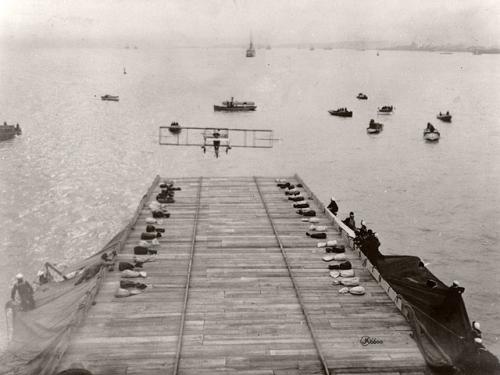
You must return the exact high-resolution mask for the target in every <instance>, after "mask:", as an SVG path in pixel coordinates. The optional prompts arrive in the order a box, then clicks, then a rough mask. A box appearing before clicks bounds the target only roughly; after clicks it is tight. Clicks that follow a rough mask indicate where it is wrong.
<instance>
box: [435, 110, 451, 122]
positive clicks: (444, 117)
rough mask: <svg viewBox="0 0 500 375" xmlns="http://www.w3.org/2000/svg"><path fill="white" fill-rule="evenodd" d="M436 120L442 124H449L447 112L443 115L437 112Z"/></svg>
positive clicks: (449, 116) (449, 119) (449, 118)
mask: <svg viewBox="0 0 500 375" xmlns="http://www.w3.org/2000/svg"><path fill="white" fill-rule="evenodd" d="M436 118H437V119H438V120H441V121H443V122H451V115H450V113H449V112H446V113H444V114H443V113H441V112H439V114H438V115H437V116H436Z"/></svg>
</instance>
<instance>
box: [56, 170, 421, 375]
mask: <svg viewBox="0 0 500 375" xmlns="http://www.w3.org/2000/svg"><path fill="white" fill-rule="evenodd" d="M289 180H290V181H295V182H297V180H295V178H290V179H289ZM175 184H176V186H179V187H181V188H182V190H181V191H177V192H176V194H175V203H173V204H170V205H169V211H170V212H171V217H170V218H169V219H164V225H162V227H165V229H166V232H165V234H164V236H163V237H162V238H160V243H161V246H160V249H159V252H158V256H157V261H155V262H152V263H146V264H145V265H144V270H145V271H146V272H147V273H148V277H147V279H146V280H145V282H146V283H147V284H152V287H149V288H147V289H146V291H145V292H144V293H142V294H139V295H135V296H131V297H127V298H120V299H118V298H115V297H114V292H115V290H116V288H117V286H118V283H119V279H120V274H119V273H118V272H117V271H115V272H110V273H108V274H107V275H106V277H105V279H104V280H103V283H102V287H101V290H100V292H99V294H98V296H97V298H96V300H95V302H96V304H95V306H93V307H92V308H91V309H90V311H89V314H88V316H87V318H86V320H85V322H84V323H83V325H82V327H80V328H79V329H78V330H77V332H76V333H75V334H74V336H73V338H72V340H71V343H70V345H69V348H68V350H67V351H66V353H65V355H64V356H63V358H62V360H61V363H60V366H59V369H60V370H62V369H66V368H68V367H69V366H70V365H71V364H72V363H75V362H79V363H84V364H85V365H86V366H87V368H88V369H89V370H90V371H92V373H93V374H95V375H101V374H102V375H104V374H106V375H113V374H127V375H132V374H141V375H149V374H151V375H153V374H176V373H178V374H198V375H200V374H236V373H237V374H247V375H267V374H269V375H285V374H316V373H318V374H319V373H328V372H329V373H331V374H362V373H363V374H366V373H371V374H379V373H387V374H412V375H416V374H424V373H426V371H428V370H427V369H426V365H425V361H424V359H423V357H422V355H421V353H420V352H419V349H418V347H417V344H416V343H415V342H414V341H413V339H412V338H411V336H410V333H411V328H410V327H409V325H408V324H407V322H406V320H405V319H404V317H403V316H402V315H401V313H400V312H399V310H398V309H397V308H396V306H395V305H394V303H393V302H392V301H391V300H390V299H389V297H388V296H387V295H386V293H385V292H384V291H383V290H382V289H381V287H380V286H379V284H378V283H377V282H376V281H375V280H374V278H373V277H372V275H371V274H370V273H369V272H368V271H367V270H365V269H364V267H363V266H362V265H361V261H360V260H359V258H358V257H356V256H355V254H354V253H353V252H351V251H350V250H347V253H346V255H347V258H348V260H350V261H351V263H352V264H353V268H354V270H355V272H356V276H358V277H359V278H360V282H361V285H363V286H364V287H365V289H366V294H365V295H364V296H354V295H350V294H347V295H342V294H339V293H338V290H339V289H340V286H336V285H332V279H331V278H330V277H329V272H328V269H327V264H326V263H325V262H323V261H322V259H321V258H322V256H323V255H324V250H323V249H321V248H318V247H316V244H317V240H314V239H311V238H309V237H307V236H306V235H305V232H306V231H307V229H308V226H309V224H308V223H304V222H302V221H301V216H299V215H298V214H297V213H296V212H295V209H294V208H293V207H292V203H293V202H291V201H289V200H288V199H287V197H286V196H285V195H284V192H283V190H280V189H279V188H278V187H277V186H276V183H275V181H274V179H273V178H251V177H240V178H235V177H232V178H214V177H211V178H180V179H176V180H175ZM302 190H303V189H302ZM159 191H160V189H159V187H158V186H156V187H155V189H154V191H153V194H151V196H150V197H149V201H151V200H154V196H155V195H156V194H157V193H158V192H159ZM308 193H309V192H306V193H305V195H306V196H307V195H308ZM308 202H309V204H310V205H311V207H312V208H314V209H315V210H316V211H317V212H318V217H319V218H320V222H321V224H322V225H327V226H328V231H327V234H328V239H329V240H331V239H337V240H338V241H341V240H342V239H341V236H340V234H339V232H338V230H337V229H334V226H333V225H332V223H331V221H330V219H329V218H328V217H327V216H325V214H324V213H323V212H322V207H318V205H317V204H316V203H315V201H313V200H308ZM146 206H147V204H146ZM150 216H151V213H150V211H149V209H147V208H146V207H144V208H143V209H142V211H141V214H140V215H139V218H138V221H137V223H136V225H135V226H134V228H133V230H132V231H131V232H130V235H129V237H128V239H127V241H126V245H125V246H124V248H123V250H122V251H121V253H120V254H119V260H124V261H127V260H130V259H131V258H132V256H133V248H134V246H136V245H137V243H138V242H139V239H140V234H141V232H143V231H144V229H145V226H146V224H145V219H146V218H147V217H150ZM273 227H274V228H273ZM280 244H281V245H282V247H280ZM186 286H187V288H186ZM363 337H370V338H372V339H374V340H376V343H372V344H369V345H362V343H361V341H362V338H363Z"/></svg>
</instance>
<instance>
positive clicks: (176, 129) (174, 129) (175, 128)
mask: <svg viewBox="0 0 500 375" xmlns="http://www.w3.org/2000/svg"><path fill="white" fill-rule="evenodd" d="M181 130H182V128H181V126H180V125H179V123H178V122H172V123H171V124H170V126H169V128H168V131H169V132H170V133H172V134H179V133H180V132H181Z"/></svg>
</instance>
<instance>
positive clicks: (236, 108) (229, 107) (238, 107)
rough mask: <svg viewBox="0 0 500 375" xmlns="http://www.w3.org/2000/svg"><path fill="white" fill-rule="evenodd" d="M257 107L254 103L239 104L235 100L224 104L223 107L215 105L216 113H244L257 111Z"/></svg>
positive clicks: (232, 99)
mask: <svg viewBox="0 0 500 375" xmlns="http://www.w3.org/2000/svg"><path fill="white" fill-rule="evenodd" d="M256 108H257V106H256V105H255V103H254V102H238V101H235V100H234V98H231V100H228V101H225V102H222V105H216V104H215V105H214V111H225V112H242V111H255V109H256Z"/></svg>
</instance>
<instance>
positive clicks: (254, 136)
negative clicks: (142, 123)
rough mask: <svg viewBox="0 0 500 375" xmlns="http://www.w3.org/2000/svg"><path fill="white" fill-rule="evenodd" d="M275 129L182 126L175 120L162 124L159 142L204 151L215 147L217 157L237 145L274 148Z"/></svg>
mask: <svg viewBox="0 0 500 375" xmlns="http://www.w3.org/2000/svg"><path fill="white" fill-rule="evenodd" d="M274 141H275V139H274V138H273V131H272V130H268V129H229V128H200V127H194V126H180V125H179V124H178V123H177V122H173V123H172V124H171V125H170V126H160V134H159V142H160V145H165V146H197V147H201V149H202V150H203V152H204V153H205V152H207V148H210V147H213V148H214V152H215V157H216V158H218V157H219V151H220V149H221V148H223V149H224V150H225V151H226V154H227V153H228V152H229V150H231V149H232V148H235V147H250V148H272V147H273V142H274Z"/></svg>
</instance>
